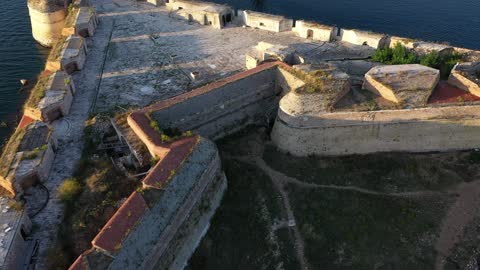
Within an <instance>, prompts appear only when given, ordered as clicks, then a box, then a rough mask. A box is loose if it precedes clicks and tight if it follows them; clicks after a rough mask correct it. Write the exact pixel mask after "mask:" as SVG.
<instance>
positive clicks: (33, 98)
mask: <svg viewBox="0 0 480 270" xmlns="http://www.w3.org/2000/svg"><path fill="white" fill-rule="evenodd" d="M51 74H52V73H51V72H50V71H47V70H45V71H43V72H42V73H40V75H39V76H38V81H37V84H36V85H35V87H34V88H33V89H32V91H31V92H30V96H29V97H28V100H27V102H26V103H25V107H29V108H37V107H38V103H39V102H40V101H41V100H42V99H43V98H44V97H45V93H46V90H47V84H48V81H49V80H50V76H51Z"/></svg>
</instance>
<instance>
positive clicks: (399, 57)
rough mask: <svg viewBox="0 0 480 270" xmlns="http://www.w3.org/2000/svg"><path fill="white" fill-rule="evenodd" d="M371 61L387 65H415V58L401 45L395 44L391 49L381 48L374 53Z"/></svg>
mask: <svg viewBox="0 0 480 270" xmlns="http://www.w3.org/2000/svg"><path fill="white" fill-rule="evenodd" d="M372 60H373V61H375V62H380V63H383V64H388V65H401V64H415V63H417V57H416V56H415V54H414V53H412V52H410V51H409V50H408V49H407V48H405V47H404V46H403V45H402V44H400V43H396V44H395V46H394V47H393V49H392V48H383V49H378V50H376V51H375V54H374V55H373V56H372Z"/></svg>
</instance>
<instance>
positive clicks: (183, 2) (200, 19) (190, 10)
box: [166, 0, 234, 29]
mask: <svg viewBox="0 0 480 270" xmlns="http://www.w3.org/2000/svg"><path fill="white" fill-rule="evenodd" d="M166 5H167V7H168V8H170V9H172V11H173V14H174V16H175V17H176V18H180V19H184V20H187V21H189V22H196V23H199V24H201V25H211V26H212V27H214V28H216V29H222V28H223V27H225V26H226V25H227V23H229V22H231V21H232V20H233V16H234V11H233V9H232V8H231V7H229V6H228V5H221V4H215V3H208V2H201V1H188V0H170V1H167V2H166Z"/></svg>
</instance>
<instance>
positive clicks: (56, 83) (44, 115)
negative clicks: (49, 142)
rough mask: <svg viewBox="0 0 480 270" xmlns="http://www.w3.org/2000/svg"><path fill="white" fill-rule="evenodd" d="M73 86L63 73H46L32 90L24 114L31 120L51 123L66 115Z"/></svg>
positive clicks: (67, 76)
mask: <svg viewBox="0 0 480 270" xmlns="http://www.w3.org/2000/svg"><path fill="white" fill-rule="evenodd" d="M74 94H75V85H74V83H73V81H72V79H71V77H70V76H69V75H67V74H66V73H65V72H63V71H57V72H54V73H52V74H48V73H46V74H45V75H44V76H42V77H40V79H39V81H38V82H37V84H36V85H35V87H34V88H33V89H32V92H31V94H30V97H29V99H28V101H27V103H26V106H25V111H24V114H25V115H26V116H28V117H30V118H32V119H35V120H40V121H43V122H52V121H54V120H56V119H58V118H60V117H62V116H64V115H67V114H68V113H69V111H70V106H71V105H72V101H73V95H74Z"/></svg>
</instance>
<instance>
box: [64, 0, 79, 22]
mask: <svg viewBox="0 0 480 270" xmlns="http://www.w3.org/2000/svg"><path fill="white" fill-rule="evenodd" d="M79 12H80V8H77V7H75V6H74V5H73V4H70V5H68V15H67V18H66V19H65V26H64V27H74V26H75V22H76V20H77V16H78V13H79Z"/></svg>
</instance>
